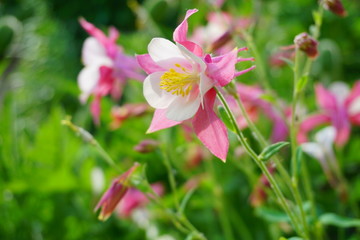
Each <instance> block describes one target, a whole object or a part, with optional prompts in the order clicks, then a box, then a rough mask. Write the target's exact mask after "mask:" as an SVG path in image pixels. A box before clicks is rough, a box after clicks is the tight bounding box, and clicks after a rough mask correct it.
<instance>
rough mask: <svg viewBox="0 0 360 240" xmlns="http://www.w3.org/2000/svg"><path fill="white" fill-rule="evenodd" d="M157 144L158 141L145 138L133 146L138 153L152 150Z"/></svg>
mask: <svg viewBox="0 0 360 240" xmlns="http://www.w3.org/2000/svg"><path fill="white" fill-rule="evenodd" d="M158 146H159V142H158V141H156V140H153V139H145V140H143V141H141V142H140V143H139V144H138V145H136V146H135V147H134V150H135V151H137V152H139V153H149V152H153V151H154V150H155V149H156V148H157V147H158Z"/></svg>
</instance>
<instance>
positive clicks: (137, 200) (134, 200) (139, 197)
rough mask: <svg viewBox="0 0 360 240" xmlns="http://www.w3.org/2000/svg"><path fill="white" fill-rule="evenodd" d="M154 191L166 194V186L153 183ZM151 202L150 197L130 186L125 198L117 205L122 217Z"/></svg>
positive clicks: (158, 193)
mask: <svg viewBox="0 0 360 240" xmlns="http://www.w3.org/2000/svg"><path fill="white" fill-rule="evenodd" d="M151 187H152V189H153V190H154V192H155V193H156V194H157V195H159V196H161V195H163V194H164V186H163V185H162V184H161V183H154V184H151ZM148 202H149V199H148V198H147V197H146V196H145V194H143V193H142V192H140V191H139V190H137V189H135V188H130V189H129V191H127V193H126V194H125V196H124V198H123V199H122V201H121V202H120V204H119V205H118V207H117V210H118V214H119V216H120V217H122V218H127V217H129V216H130V215H131V213H132V211H133V210H135V209H136V208H139V207H143V206H144V205H146V204H147V203H148Z"/></svg>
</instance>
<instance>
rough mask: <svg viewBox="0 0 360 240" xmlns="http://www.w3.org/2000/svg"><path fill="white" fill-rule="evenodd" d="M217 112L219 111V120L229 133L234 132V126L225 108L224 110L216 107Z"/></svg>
mask: <svg viewBox="0 0 360 240" xmlns="http://www.w3.org/2000/svg"><path fill="white" fill-rule="evenodd" d="M218 111H219V114H220V118H221V120H222V121H223V122H224V124H225V126H226V127H227V128H228V129H229V130H230V131H233V132H235V128H234V126H233V125H232V123H231V120H230V116H229V114H228V113H227V112H226V110H225V108H224V107H223V106H219V107H218Z"/></svg>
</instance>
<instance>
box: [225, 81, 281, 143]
mask: <svg viewBox="0 0 360 240" xmlns="http://www.w3.org/2000/svg"><path fill="white" fill-rule="evenodd" d="M236 90H237V94H238V95H239V96H240V99H241V101H242V103H243V105H244V107H245V109H246V112H247V113H248V115H249V118H250V119H251V120H252V121H257V120H258V116H259V112H260V111H261V112H263V113H264V114H265V115H266V116H267V117H268V119H270V120H271V121H272V122H273V123H274V126H273V132H272V134H271V137H270V138H271V141H272V142H279V141H283V140H285V139H286V137H287V135H288V127H287V125H286V122H285V121H284V119H283V118H282V116H281V114H280V113H279V112H278V111H277V110H276V109H275V108H274V107H273V106H271V104H270V103H268V102H266V101H265V100H263V99H261V96H262V95H263V94H264V91H263V90H262V89H261V88H259V87H255V86H247V85H245V84H241V83H236ZM227 100H228V103H229V105H230V107H231V109H232V111H233V112H234V115H235V117H236V120H237V123H238V125H239V127H240V128H246V127H247V122H246V120H245V118H244V116H243V115H242V114H241V111H240V108H239V106H238V105H237V104H236V102H235V99H234V98H233V97H232V96H228V97H227Z"/></svg>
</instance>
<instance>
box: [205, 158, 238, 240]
mask: <svg viewBox="0 0 360 240" xmlns="http://www.w3.org/2000/svg"><path fill="white" fill-rule="evenodd" d="M206 162H207V166H208V168H209V172H210V173H211V175H212V180H213V181H214V182H213V184H214V185H215V186H214V188H213V192H214V196H215V207H216V209H217V210H218V211H219V216H220V224H221V227H222V230H223V232H224V235H225V239H226V240H235V238H234V235H233V232H232V228H231V223H230V221H229V215H228V213H227V208H226V205H227V204H226V199H225V196H224V192H223V189H222V187H221V186H220V185H219V182H218V177H217V174H216V171H215V168H214V165H213V164H214V163H213V162H212V161H211V160H210V161H206Z"/></svg>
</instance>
